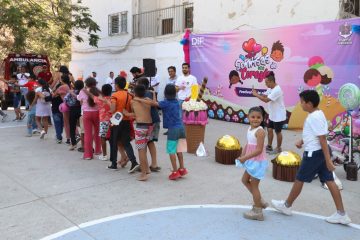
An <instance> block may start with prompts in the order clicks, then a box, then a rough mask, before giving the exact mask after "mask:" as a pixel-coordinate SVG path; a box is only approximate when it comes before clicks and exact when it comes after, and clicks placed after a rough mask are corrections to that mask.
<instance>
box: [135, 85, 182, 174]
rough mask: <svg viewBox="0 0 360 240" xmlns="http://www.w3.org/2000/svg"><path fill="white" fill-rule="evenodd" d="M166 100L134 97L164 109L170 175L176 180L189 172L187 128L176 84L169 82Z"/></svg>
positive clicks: (165, 93) (165, 92)
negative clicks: (186, 163)
mask: <svg viewBox="0 0 360 240" xmlns="http://www.w3.org/2000/svg"><path fill="white" fill-rule="evenodd" d="M164 95H165V100H164V101H160V102H159V103H158V102H156V101H152V100H149V99H146V100H145V99H140V98H134V100H136V101H140V102H144V103H147V104H150V105H151V106H155V107H160V108H161V110H162V111H163V125H164V128H167V129H168V135H167V142H166V151H167V153H168V154H169V156H170V161H171V165H172V172H171V174H170V175H169V179H170V180H176V179H178V178H180V177H182V176H184V175H186V174H187V173H188V171H187V169H186V168H185V166H184V157H183V154H182V152H184V151H185V146H182V145H185V144H184V142H185V141H186V140H185V130H184V126H183V124H182V119H181V118H180V114H179V111H180V103H179V101H178V100H177V99H176V87H175V85H172V84H168V85H166V87H165V91H164ZM176 156H177V158H178V160H179V166H180V167H179V168H178V167H177V164H176Z"/></svg>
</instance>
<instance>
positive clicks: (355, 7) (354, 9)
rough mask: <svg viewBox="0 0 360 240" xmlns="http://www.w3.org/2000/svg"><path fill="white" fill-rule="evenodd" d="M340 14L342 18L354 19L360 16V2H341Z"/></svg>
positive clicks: (354, 0) (352, 0)
mask: <svg viewBox="0 0 360 240" xmlns="http://www.w3.org/2000/svg"><path fill="white" fill-rule="evenodd" d="M340 14H341V17H342V18H352V17H359V16H360V0H342V1H340Z"/></svg>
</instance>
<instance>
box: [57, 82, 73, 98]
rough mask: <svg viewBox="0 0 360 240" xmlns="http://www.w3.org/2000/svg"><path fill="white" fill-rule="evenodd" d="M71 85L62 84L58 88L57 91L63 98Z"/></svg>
mask: <svg viewBox="0 0 360 240" xmlns="http://www.w3.org/2000/svg"><path fill="white" fill-rule="evenodd" d="M69 91H70V87H69V86H68V85H67V84H62V85H61V86H60V87H59V88H58V89H57V90H56V93H57V94H59V95H60V97H61V98H62V99H64V97H65V95H66V94H67V93H69Z"/></svg>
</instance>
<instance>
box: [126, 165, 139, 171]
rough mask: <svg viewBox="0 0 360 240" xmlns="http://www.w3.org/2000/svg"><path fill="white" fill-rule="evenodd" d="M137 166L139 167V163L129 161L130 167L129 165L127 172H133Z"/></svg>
mask: <svg viewBox="0 0 360 240" xmlns="http://www.w3.org/2000/svg"><path fill="white" fill-rule="evenodd" d="M139 167H140V165H139V164H138V163H135V164H134V163H131V167H130V169H129V171H128V173H133V172H135V171H136V170H137V169H138V168H139Z"/></svg>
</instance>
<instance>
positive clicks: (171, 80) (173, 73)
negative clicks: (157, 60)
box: [166, 66, 178, 85]
mask: <svg viewBox="0 0 360 240" xmlns="http://www.w3.org/2000/svg"><path fill="white" fill-rule="evenodd" d="M168 73H169V79H168V81H167V83H166V85H167V84H172V85H175V83H176V80H177V78H178V77H177V75H176V67H174V66H170V67H168Z"/></svg>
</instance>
